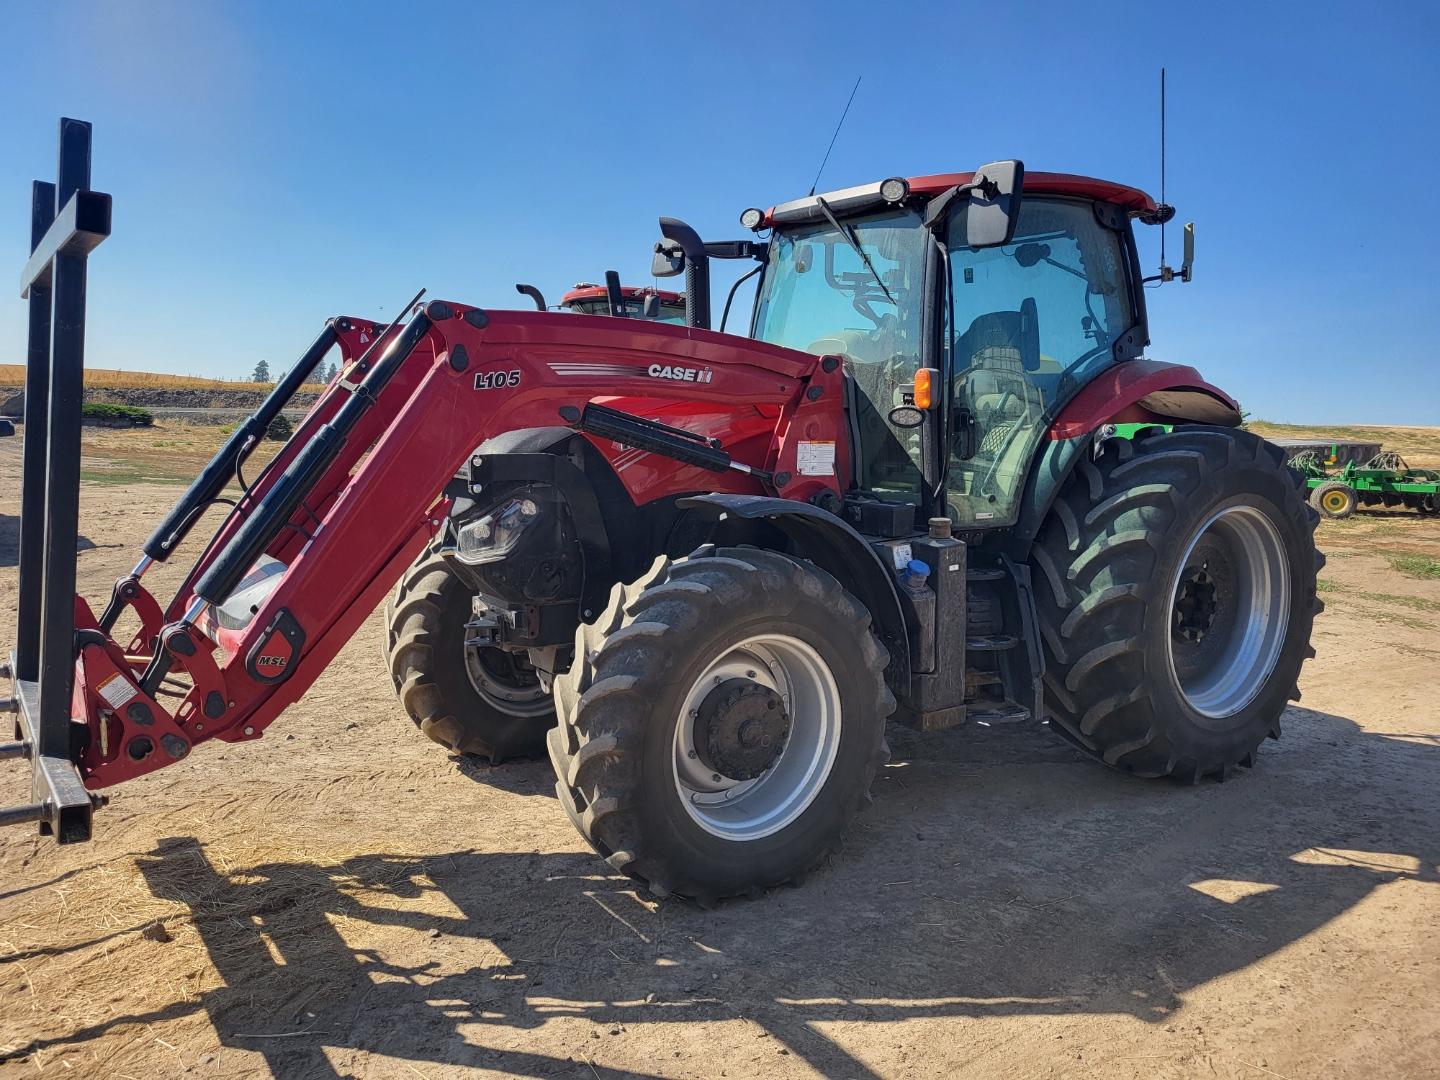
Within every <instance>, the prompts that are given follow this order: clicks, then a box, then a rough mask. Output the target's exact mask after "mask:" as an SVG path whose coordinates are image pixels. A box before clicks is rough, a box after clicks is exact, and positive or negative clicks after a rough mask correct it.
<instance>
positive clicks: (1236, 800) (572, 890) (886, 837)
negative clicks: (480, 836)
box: [11, 709, 1440, 1078]
mask: <svg viewBox="0 0 1440 1080" xmlns="http://www.w3.org/2000/svg"><path fill="white" fill-rule="evenodd" d="M1286 725H1287V729H1288V731H1287V737H1286V741H1285V742H1284V743H1282V744H1280V745H1279V746H1275V744H1271V746H1272V747H1274V748H1273V749H1267V750H1266V751H1265V752H1263V753H1262V760H1261V763H1260V767H1259V768H1258V769H1256V770H1255V771H1253V772H1249V773H1242V774H1241V775H1240V776H1238V777H1236V778H1235V779H1232V780H1231V781H1230V782H1229V783H1226V784H1223V785H1221V784H1215V783H1209V784H1202V785H1200V786H1197V787H1193V788H1179V787H1175V786H1173V785H1169V784H1164V783H1153V782H1144V781H1135V780H1132V779H1129V778H1126V777H1122V776H1120V775H1118V774H1115V773H1112V772H1109V771H1106V770H1103V769H1101V768H1098V767H1096V766H1094V765H1092V764H1090V763H1089V762H1086V761H1084V760H1082V759H1081V758H1080V757H1079V756H1078V755H1077V754H1075V753H1074V752H1073V751H1072V750H1070V749H1069V748H1068V747H1067V746H1065V745H1063V744H1061V743H1059V742H1058V741H1057V740H1054V739H1053V738H1052V737H1050V736H1049V735H1048V733H1045V732H1043V731H1036V730H1033V729H991V730H989V731H986V730H981V729H974V730H971V729H964V730H960V731H955V732H947V733H942V734H939V735H932V736H920V735H914V734H911V733H897V734H896V737H895V739H894V742H895V744H896V749H897V751H898V753H897V755H896V759H895V761H894V762H893V763H892V765H891V766H890V767H888V768H887V769H885V770H884V772H883V775H882V777H881V778H880V780H879V781H877V785H876V786H877V800H876V806H875V807H874V809H873V810H871V811H870V812H869V813H868V814H867V815H864V816H863V817H862V819H861V822H860V824H859V825H858V827H857V828H856V829H855V830H854V831H853V833H852V835H851V837H850V839H849V841H848V842H847V845H846V847H845V849H844V851H843V852H842V853H841V855H840V856H839V857H838V858H836V859H834V860H832V862H831V863H830V865H828V866H827V867H826V868H825V869H823V870H821V871H820V872H818V873H817V874H816V875H814V876H813V877H812V878H811V879H810V880H809V881H808V882H806V883H805V884H804V886H803V887H801V888H799V889H782V890H778V891H776V892H773V893H771V894H770V895H768V896H766V897H765V898H763V899H760V900H757V901H750V902H731V903H727V904H723V905H721V906H720V907H719V908H718V909H716V910H713V911H703V910H700V909H698V908H696V907H694V906H692V905H689V904H685V903H679V902H673V901H672V902H665V903H660V904H656V903H653V902H651V901H649V900H648V899H646V898H644V897H643V895H641V894H637V892H636V890H635V887H634V885H633V883H630V882H628V881H626V880H625V879H623V878H618V877H615V876H614V875H612V874H611V873H610V872H609V870H608V868H607V867H606V866H605V864H604V863H602V862H600V861H599V860H598V859H596V858H594V857H591V856H589V855H582V854H577V853H557V852H537V853H534V854H525V853H519V852H504V853H498V852H486V851H478V850H460V851H453V852H447V853H443V854H435V855H428V856H423V857H410V856H396V855H389V854H379V853H377V854H373V855H364V856H361V857H358V858H354V859H351V860H349V861H347V862H344V863H342V864H339V865H330V866H322V865H316V864H314V863H310V862H282V863H275V864H270V865H260V866H249V867H243V868H237V869H235V870H233V871H228V872H227V871H226V870H224V869H222V868H220V867H219V866H218V865H216V864H215V863H214V862H212V861H211V859H210V858H209V857H208V856H207V853H206V851H205V850H204V849H203V848H202V846H201V845H200V844H199V843H198V842H197V841H195V840H194V839H190V838H184V837H181V838H174V839H169V840H165V841H162V842H161V843H160V844H159V845H158V846H157V847H156V848H155V850H154V851H152V852H150V853H149V854H148V855H146V856H144V857H142V858H141V859H140V860H139V866H140V869H141V872H142V874H143V876H144V878H145V881H146V883H147V884H148V886H149V888H150V890H151V891H152V892H153V893H154V894H155V895H156V896H157V897H161V898H164V899H167V900H172V901H179V902H181V903H183V904H184V905H186V907H187V908H188V910H189V911H190V913H191V915H190V917H191V920H192V921H193V924H194V927H195V928H196V929H197V930H198V933H199V937H200V940H201V942H203V945H204V948H205V950H206V952H207V954H208V959H209V963H210V964H212V965H213V966H214V968H215V969H216V970H217V971H218V973H219V976H220V978H221V979H223V981H224V985H223V986H221V987H219V988H218V989H214V990H209V991H206V992H204V993H202V994H200V995H199V996H198V998H195V999H192V1000H190V1001H183V1002H182V1001H179V1000H177V1001H176V1003H175V1004H174V1005H172V1006H170V1007H168V1008H167V1009H165V1010H161V1011H160V1012H158V1013H152V1014H148V1015H145V1016H128V1017H121V1018H118V1019H116V1020H112V1021H109V1022H107V1024H106V1025H105V1027H106V1028H108V1027H110V1026H113V1025H115V1024H119V1023H130V1024H137V1023H144V1022H150V1021H155V1020H159V1019H164V1018H166V1017H168V1016H176V1015H182V1014H185V1013H189V1012H194V1011H198V1010H202V1009H203V1010H204V1012H205V1013H206V1014H208V1019H209V1021H210V1023H211V1024H212V1025H213V1027H214V1030H215V1032H216V1033H217V1035H218V1038H219V1041H220V1043H221V1044H222V1046H223V1047H225V1048H226V1049H222V1050H221V1051H220V1054H221V1055H229V1054H231V1053H232V1051H231V1050H230V1049H229V1048H235V1049H237V1050H238V1049H243V1050H245V1051H249V1052H251V1054H252V1055H253V1054H258V1055H259V1056H260V1059H257V1058H256V1057H254V1056H250V1055H246V1056H245V1057H244V1058H243V1061H244V1062H245V1066H244V1067H245V1070H246V1071H247V1072H250V1073H252V1074H254V1073H257V1072H259V1065H260V1060H262V1059H263V1062H264V1065H265V1066H266V1067H268V1070H269V1072H270V1074H271V1075H274V1076H277V1077H281V1076H284V1077H289V1076H306V1077H311V1076H317V1077H320V1076H340V1075H345V1074H346V1073H347V1072H354V1073H357V1074H359V1073H366V1072H368V1071H371V1070H374V1069H383V1068H390V1069H392V1070H393V1071H394V1072H395V1073H396V1074H399V1073H400V1072H401V1071H402V1070H401V1069H400V1068H399V1067H398V1066H397V1065H395V1064H394V1063H391V1064H389V1065H382V1064H380V1062H379V1061H376V1060H373V1059H372V1060H370V1061H369V1062H368V1064H367V1055H368V1054H372V1053H373V1054H382V1055H385V1056H386V1057H387V1058H393V1059H398V1061H399V1062H403V1063H410V1064H413V1065H414V1066H416V1067H418V1069H419V1070H420V1071H422V1072H423V1071H424V1070H425V1068H426V1067H427V1065H445V1066H451V1067H452V1068H465V1067H469V1068H486V1069H492V1070H495V1071H497V1072H504V1073H507V1074H511V1075H518V1076H542V1075H577V1076H590V1075H592V1070H593V1075H594V1076H596V1077H605V1078H608V1077H612V1076H620V1075H646V1074H645V1073H643V1072H641V1073H635V1072H632V1071H630V1070H629V1069H620V1070H616V1069H611V1068H606V1067H604V1066H603V1065H601V1064H600V1063H599V1061H597V1060H595V1059H602V1060H603V1059H607V1058H614V1057H616V1056H617V1055H623V1058H624V1060H629V1061H634V1060H641V1061H643V1060H645V1058H644V1057H643V1056H641V1055H638V1054H637V1053H636V1051H634V1050H633V1049H632V1050H631V1051H629V1053H628V1054H627V1053H626V1052H625V1050H624V1042H623V1040H624V1038H625V1036H626V1035H627V1034H629V1033H630V1032H631V1031H632V1030H635V1029H637V1028H638V1027H640V1026H641V1025H662V1024H663V1025H685V1024H703V1023H712V1022H713V1023H719V1022H725V1021H736V1020H739V1019H741V1018H743V1019H744V1020H746V1021H748V1022H749V1024H750V1025H751V1027H752V1030H747V1031H745V1032H743V1033H742V1034H741V1035H740V1036H739V1038H741V1039H743V1040H744V1041H745V1043H746V1044H747V1046H752V1044H753V1046H752V1049H750V1050H748V1051H746V1052H747V1053H749V1054H751V1055H752V1056H753V1054H754V1053H762V1054H771V1055H773V1054H775V1053H777V1052H788V1053H790V1054H793V1055H795V1057H797V1058H799V1059H800V1060H801V1061H803V1062H804V1063H806V1064H808V1065H809V1066H810V1067H811V1068H813V1069H814V1070H816V1071H817V1072H819V1073H821V1074H822V1075H828V1076H835V1075H843V1076H859V1077H872V1076H875V1075H876V1072H875V1070H874V1069H873V1068H872V1067H871V1066H869V1065H866V1064H865V1063H864V1062H862V1061H861V1060H859V1059H858V1058H857V1057H855V1056H853V1055H852V1054H850V1053H848V1052H847V1051H846V1050H845V1049H844V1048H843V1047H842V1046H841V1045H840V1044H839V1043H838V1042H837V1041H835V1040H834V1039H832V1038H831V1037H830V1036H829V1035H827V1034H826V1032H827V1030H831V1029H832V1026H833V1025H835V1024H844V1023H856V1022H867V1023H875V1022H886V1021H901V1020H907V1019H925V1018H929V1019H934V1018H964V1017H976V1018H982V1017H989V1016H997V1017H1004V1016H1017V1015H1022V1016H1023V1015H1035V1016H1044V1015H1065V1014H1078V1013H1090V1014H1121V1015H1127V1016H1132V1017H1136V1018H1138V1019H1141V1020H1144V1021H1147V1022H1152V1023H1160V1022H1165V1021H1166V1020H1167V1019H1168V1018H1170V1017H1171V1016H1172V1014H1174V1012H1175V1011H1176V1010H1177V1009H1179V1008H1180V1007H1181V1006H1182V1005H1183V1004H1184V1002H1185V999H1186V994H1187V992H1189V991H1191V990H1192V989H1194V988H1196V987H1199V986H1201V985H1203V984H1205V983H1207V982H1209V981H1211V980H1213V979H1216V978H1219V977H1221V976H1223V975H1226V974H1229V973H1232V972H1237V971H1240V970H1242V969H1244V968H1246V967H1247V966H1248V965H1250V964H1253V963H1255V962H1256V961H1258V960H1261V959H1263V958H1265V957H1268V956H1271V955H1272V954H1274V953H1276V952H1277V951H1279V950H1281V949H1283V948H1285V947H1286V946H1288V945H1290V944H1291V943H1293V942H1296V941H1298V940H1299V939H1300V938H1302V937H1304V936H1305V935H1307V934H1309V933H1311V932H1313V931H1315V930H1316V929H1317V928H1320V927H1322V926H1324V925H1325V924H1326V923H1327V922H1329V921H1330V920H1332V919H1334V918H1336V917H1337V916H1340V915H1342V914H1343V913H1344V912H1346V911H1347V910H1349V909H1350V908H1352V907H1353V906H1354V905H1356V904H1357V903H1359V902H1360V901H1362V900H1363V899H1365V898H1366V897H1367V896H1369V895H1370V894H1371V893H1372V892H1374V890H1376V889H1377V888H1378V887H1380V886H1382V885H1384V884H1386V883H1388V882H1392V881H1395V880H1397V879H1418V880H1421V881H1426V882H1431V883H1435V882H1437V881H1440V876H1437V866H1436V864H1437V862H1440V829H1437V827H1436V826H1437V813H1436V806H1437V799H1440V796H1437V795H1436V793H1435V791H1434V786H1433V777H1434V775H1435V774H1436V769H1437V767H1440V746H1437V745H1435V743H1434V742H1433V741H1429V742H1427V741H1420V740H1413V741H1412V740H1411V739H1410V738H1409V737H1408V736H1392V735H1378V734H1373V733H1367V732H1363V731H1361V730H1360V729H1359V728H1357V727H1356V725H1354V724H1353V723H1352V722H1350V721H1349V720H1346V719H1344V718H1341V717H1337V716H1332V715H1328V714H1324V713H1317V712H1312V711H1308V710H1300V709H1292V710H1290V712H1289V713H1288V714H1287V716H1286ZM515 768H516V770H517V772H519V773H524V774H529V773H534V774H535V779H534V782H535V783H536V784H537V785H538V784H539V783H540V782H541V779H542V773H544V772H545V770H546V768H547V767H545V766H543V765H539V764H521V765H518V766H516V767H515ZM548 1025H555V1026H553V1027H549V1029H548V1030H547V1032H546V1033H545V1034H544V1035H540V1034H539V1033H538V1029H540V1028H541V1027H542V1026H548ZM567 1025H568V1026H567ZM757 1026H758V1029H759V1030H758V1031H755V1030H753V1029H754V1028H755V1027H757ZM587 1028H588V1030H587ZM902 1031H903V1029H901V1028H897V1029H896V1034H895V1038H896V1039H897V1040H898V1039H904V1038H910V1037H913V1035H910V1036H907V1035H903V1034H902ZM527 1032H535V1033H536V1034H534V1035H533V1036H527V1035H526V1033H527ZM96 1033H97V1029H88V1030H82V1031H76V1032H73V1033H71V1034H70V1035H68V1036H66V1037H64V1038H62V1039H59V1040H54V1042H63V1043H73V1042H76V1041H79V1040H82V1039H84V1038H86V1037H88V1036H91V1035H94V1034H96ZM709 1034H710V1035H713V1036H714V1038H715V1040H718V1041H712V1040H711V1039H710V1038H709V1037H707V1038H706V1039H705V1040H704V1041H703V1042H702V1041H700V1040H699V1039H698V1037H696V1038H682V1037H680V1034H679V1030H678V1029H677V1030H673V1031H672V1032H671V1033H670V1034H669V1036H668V1037H667V1038H665V1039H663V1040H661V1041H660V1042H659V1043H658V1045H660V1046H663V1047H664V1050H663V1051H661V1053H663V1055H664V1057H665V1061H666V1065H665V1067H664V1068H658V1065H657V1069H658V1071H662V1072H666V1073H673V1072H676V1071H679V1072H683V1073H686V1074H704V1075H710V1074H714V1073H716V1072H717V1071H718V1067H719V1066H718V1065H717V1064H716V1063H717V1062H721V1061H724V1062H725V1063H726V1064H727V1065H730V1067H731V1071H732V1073H736V1074H737V1075H739V1074H744V1073H746V1072H750V1073H757V1072H762V1071H764V1067H763V1066H761V1065H758V1064H751V1065H750V1066H748V1068H747V1066H746V1064H745V1063H743V1062H740V1063H738V1064H736V1063H734V1062H732V1061H729V1060H727V1059H726V1058H725V1057H724V1055H725V1054H726V1053H727V1052H728V1050H727V1047H728V1046H729V1045H730V1044H727V1043H726V1042H725V1041H724V1040H725V1039H727V1038H734V1037H735V1036H734V1032H733V1029H731V1028H727V1029H721V1028H713V1029H710V1032H709ZM757 1040H760V1041H757ZM43 1045H53V1043H43V1044H42V1043H35V1044H32V1045H31V1046H29V1047H25V1048H20V1049H18V1050H17V1051H15V1052H14V1053H13V1054H12V1055H11V1056H12V1057H13V1056H22V1055H24V1054H26V1053H29V1052H31V1051H33V1050H36V1049H40V1048H42V1046H43ZM517 1045H519V1046H523V1047H526V1048H525V1049H514V1047H516V1046H517ZM645 1045H646V1046H648V1047H651V1048H653V1047H654V1046H656V1045H657V1043H656V1041H655V1040H654V1039H653V1037H652V1039H651V1041H649V1042H648V1043H646V1044H645ZM557 1046H558V1047H562V1048H568V1049H569V1051H571V1053H570V1055H569V1056H567V1052H566V1049H561V1050H559V1051H558V1053H553V1054H552V1053H546V1052H543V1050H541V1049H537V1048H541V1047H548V1048H551V1049H553V1048H554V1047H557ZM611 1046H613V1047H614V1048H615V1049H614V1050H611V1049H610V1048H611ZM701 1047H703V1048H704V1050H703V1051H702V1050H701V1049H697V1048H701ZM754 1047H759V1048H761V1049H759V1050H758V1051H757V1050H755V1049H753V1048H754ZM672 1048H673V1049H672ZM652 1052H653V1050H652ZM962 1052H963V1047H960V1046H957V1048H956V1053H957V1054H960V1053H962ZM672 1053H673V1054H675V1058H674V1059H671V1058H670V1055H671V1054H672ZM683 1055H688V1056H683ZM382 1060H383V1059H382ZM650 1060H655V1059H654V1058H653V1057H652V1058H651V1059H650ZM241 1061H242V1058H241V1057H240V1056H238V1055H235V1056H234V1057H224V1056H222V1058H221V1062H222V1063H225V1064H227V1065H230V1064H234V1065H236V1066H238V1065H239V1064H240V1062H241ZM217 1067H218V1064H217ZM737 1069H738V1072H736V1070H737Z"/></svg>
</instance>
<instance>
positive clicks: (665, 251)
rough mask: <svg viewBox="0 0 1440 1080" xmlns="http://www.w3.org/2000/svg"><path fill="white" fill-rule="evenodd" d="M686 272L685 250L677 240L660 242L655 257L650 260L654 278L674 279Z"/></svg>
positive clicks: (656, 247)
mask: <svg viewBox="0 0 1440 1080" xmlns="http://www.w3.org/2000/svg"><path fill="white" fill-rule="evenodd" d="M684 271H685V250H684V249H683V248H682V247H681V246H680V243H679V241H677V240H660V241H657V242H656V244H655V256H654V258H652V259H651V260H650V273H651V275H652V276H653V277H674V276H675V275H676V274H681V273H684Z"/></svg>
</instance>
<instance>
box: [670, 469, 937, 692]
mask: <svg viewBox="0 0 1440 1080" xmlns="http://www.w3.org/2000/svg"><path fill="white" fill-rule="evenodd" d="M679 505H680V507H681V508H682V509H687V510H691V511H693V512H695V513H696V514H700V515H709V516H710V517H711V518H712V519H713V520H712V523H711V527H710V539H711V540H713V541H714V542H717V543H720V542H724V534H725V529H724V528H723V526H724V524H725V521H726V520H727V519H729V518H738V519H741V520H743V521H746V522H754V523H757V524H758V523H760V522H764V523H765V524H766V525H768V526H770V527H771V529H766V530H763V531H761V532H759V533H756V534H754V535H752V536H750V537H749V539H750V540H752V541H753V540H755V539H757V538H763V537H765V536H766V535H770V536H774V535H775V533H777V532H778V533H779V534H781V536H783V538H784V539H785V540H786V541H788V546H789V551H788V552H786V553H787V554H796V555H800V556H802V557H804V558H806V559H808V560H810V561H811V562H813V563H814V564H815V565H816V566H818V567H820V568H821V569H822V570H824V571H826V572H827V573H828V574H830V575H832V576H833V577H834V578H835V579H836V580H837V581H839V582H840V583H841V584H842V585H844V586H845V588H846V589H848V590H849V591H850V592H851V593H853V594H854V595H855V597H856V598H857V599H858V600H859V601H860V602H861V603H862V604H864V605H865V607H866V608H867V609H868V610H869V612H870V617H871V619H872V620H873V621H874V626H875V632H876V633H877V634H878V635H879V636H880V640H881V642H882V643H883V644H884V646H885V648H886V649H888V650H889V651H890V663H889V665H888V666H887V667H886V669H885V681H886V683H888V684H889V686H890V689H891V690H892V691H893V692H894V693H895V694H896V695H897V696H898V695H900V694H908V693H909V689H910V641H909V637H908V635H907V634H906V630H905V617H904V614H903V611H902V608H901V606H900V595H899V593H898V592H897V591H896V588H895V578H894V575H893V574H892V573H891V572H890V570H889V569H887V568H886V566H885V564H884V562H882V561H881V559H880V556H879V555H877V554H876V553H875V550H874V549H873V548H872V547H871V546H870V545H869V543H867V542H866V540H865V538H864V537H863V536H861V535H860V534H859V533H858V532H856V531H855V530H854V529H853V528H852V527H851V526H850V525H848V524H846V523H845V522H844V521H842V520H841V519H840V518H838V517H836V516H835V515H834V514H832V513H830V512H829V511H827V510H822V509H821V508H820V507H818V506H813V505H811V504H810V503H802V502H795V501H793V500H790V499H776V498H771V497H769V496H764V495H726V494H711V495H696V496H692V497H690V498H686V499H681V500H680V503H679ZM771 530H773V532H772V531H771ZM760 542H761V543H762V545H763V546H772V545H770V544H765V543H764V540H763V539H761V540H760ZM776 546H778V545H776Z"/></svg>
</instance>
